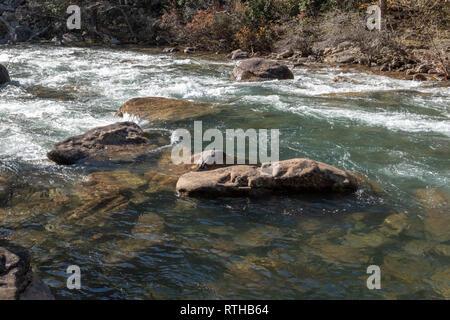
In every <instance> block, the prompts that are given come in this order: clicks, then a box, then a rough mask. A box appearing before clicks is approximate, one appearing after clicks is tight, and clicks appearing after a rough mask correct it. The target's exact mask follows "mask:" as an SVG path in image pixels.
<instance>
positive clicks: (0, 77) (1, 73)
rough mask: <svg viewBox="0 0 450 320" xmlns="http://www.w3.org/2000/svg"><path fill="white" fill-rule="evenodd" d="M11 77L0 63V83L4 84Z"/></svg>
mask: <svg viewBox="0 0 450 320" xmlns="http://www.w3.org/2000/svg"><path fill="white" fill-rule="evenodd" d="M10 81H11V78H10V77H9V73H8V70H7V69H6V67H5V66H4V65H2V64H0V85H2V84H5V83H6V82H10Z"/></svg>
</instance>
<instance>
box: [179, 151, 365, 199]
mask: <svg viewBox="0 0 450 320" xmlns="http://www.w3.org/2000/svg"><path fill="white" fill-rule="evenodd" d="M276 164H277V166H276V165H274V166H273V167H272V169H273V170H274V171H273V174H268V173H267V172H269V170H267V168H268V167H267V165H264V164H263V165H262V166H261V167H256V166H248V165H237V166H231V167H226V168H221V169H216V170H213V171H207V172H201V171H199V172H189V173H186V174H184V175H182V176H181V177H180V179H179V180H178V183H177V191H178V192H179V193H181V194H182V195H185V196H194V197H196V196H205V197H216V196H252V195H261V194H267V193H281V194H283V193H302V192H324V193H348V192H355V191H356V190H357V189H358V187H359V179H357V178H356V177H355V176H354V175H352V174H350V173H347V172H345V171H343V170H341V169H338V168H335V167H332V166H330V165H327V164H325V163H321V162H318V161H314V160H309V159H291V160H285V161H280V162H278V163H276Z"/></svg>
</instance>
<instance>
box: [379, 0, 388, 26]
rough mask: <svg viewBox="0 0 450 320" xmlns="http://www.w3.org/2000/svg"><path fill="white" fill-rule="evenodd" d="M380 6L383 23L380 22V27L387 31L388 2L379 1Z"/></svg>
mask: <svg viewBox="0 0 450 320" xmlns="http://www.w3.org/2000/svg"><path fill="white" fill-rule="evenodd" d="M378 6H379V7H380V9H381V21H380V27H381V30H383V29H385V27H386V18H385V17H386V11H387V10H386V9H387V6H386V0H378Z"/></svg>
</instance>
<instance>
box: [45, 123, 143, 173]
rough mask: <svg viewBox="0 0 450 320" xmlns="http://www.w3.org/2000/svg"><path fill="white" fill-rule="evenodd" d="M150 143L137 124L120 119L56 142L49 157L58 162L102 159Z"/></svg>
mask: <svg viewBox="0 0 450 320" xmlns="http://www.w3.org/2000/svg"><path fill="white" fill-rule="evenodd" d="M149 145H150V140H149V139H148V138H147V137H145V135H144V131H142V129H141V128H140V127H139V126H138V125H137V124H135V123H133V122H120V123H115V124H111V125H108V126H105V127H98V128H95V129H92V130H89V131H88V132H86V133H84V134H82V135H79V136H74V137H70V138H67V139H66V140H64V141H62V142H59V143H57V144H55V145H54V146H53V149H52V150H51V151H50V152H49V153H48V154H47V156H48V158H49V159H50V160H52V161H54V162H56V163H57V164H62V165H72V164H76V163H78V162H80V161H82V160H86V159H96V158H102V157H104V156H105V155H111V154H113V153H116V152H121V151H128V150H130V149H136V147H137V146H149ZM130 147H131V148H130Z"/></svg>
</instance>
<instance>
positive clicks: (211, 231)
mask: <svg viewBox="0 0 450 320" xmlns="http://www.w3.org/2000/svg"><path fill="white" fill-rule="evenodd" d="M0 63H2V64H4V65H7V67H8V69H9V71H10V74H11V78H12V79H13V80H14V81H15V82H14V83H12V84H10V85H8V86H6V87H4V88H2V89H0V123H1V126H0V137H1V139H0V164H1V166H2V168H3V169H2V170H3V171H6V172H9V174H10V175H12V176H15V177H16V178H17V182H16V183H15V186H14V193H13V198H12V200H11V201H10V203H9V204H8V205H6V206H4V207H0V235H1V238H2V239H3V240H0V244H2V243H4V244H8V245H13V246H14V245H16V246H21V247H24V248H26V249H28V250H30V252H31V253H32V257H33V267H34V268H35V269H36V270H37V271H38V272H37V273H38V275H39V276H40V277H41V278H42V279H43V280H44V281H45V282H46V283H47V284H48V285H49V286H50V287H51V288H52V291H53V292H54V293H55V295H56V297H57V298H70V299H72V298H73V299H93V298H100V299H111V298H116V299H117V298H121V299H122V298H129V299H164V298H167V299H174V298H183V299H184V298H189V299H203V298H211V299H222V298H229V299H232V298H237V299H241V298H242V299H253V298H257V299H329V298H335V299H354V298H361V299H370V298H375V299H391V298H392V299H398V298H431V299H443V298H446V299H448V298H449V297H450V266H449V262H450V258H449V252H450V227H449V225H450V224H449V222H450V216H449V213H450V210H449V204H448V203H449V198H450V195H449V193H450V189H449V180H450V160H449V159H450V157H449V155H450V144H449V142H450V119H449V114H450V113H449V111H450V109H449V105H450V104H449V102H450V89H449V88H446V87H426V86H424V85H423V84H422V83H420V82H413V81H405V80H395V79H391V78H387V77H383V76H377V75H372V74H367V73H363V72H360V71H356V70H354V71H348V72H344V71H342V70H340V69H338V68H325V67H324V68H318V69H307V68H298V69H294V74H295V80H288V81H269V82H264V83H232V82H231V81H230V80H229V76H230V74H231V71H232V69H233V63H232V62H229V61H226V60H223V59H221V58H219V57H214V56H211V57H207V56H203V57H202V56H185V55H180V56H168V55H161V54H159V53H158V52H157V51H156V50H146V51H144V50H106V49H81V48H54V47H45V46H41V47H39V46H15V47H5V48H2V50H1V51H0ZM336 76H342V77H344V80H342V81H339V82H334V81H333V79H334V78H335V77H336ZM346 92H358V94H352V95H345V94H342V93H346ZM145 96H160V97H171V98H179V99H187V100H192V101H201V102H211V103H213V104H214V108H217V113H215V114H212V115H208V116H203V117H200V118H198V119H196V120H202V121H203V128H204V130H206V129H208V128H219V129H220V130H223V131H225V130H226V129H234V128H243V129H248V128H254V129H263V128H264V129H279V130H280V159H282V160H284V159H289V158H296V157H307V158H311V159H315V160H319V161H323V162H326V163H329V164H331V165H334V166H337V167H340V168H343V169H345V170H348V171H352V172H358V173H360V174H363V175H365V176H366V177H368V178H369V179H370V180H371V181H372V182H373V183H374V184H376V185H377V187H378V189H379V191H378V192H377V193H373V194H366V193H357V194H355V195H352V196H350V197H344V198H343V197H330V196H327V197H323V196H311V195H310V196H296V197H289V198H282V197H271V198H265V199H215V200H205V199H200V200H197V199H187V198H182V197H179V196H177V194H176V193H175V192H174V188H173V186H172V185H167V184H166V183H165V182H160V183H158V182H157V180H156V179H153V178H152V177H153V173H152V172H155V171H157V172H164V170H165V168H164V167H162V163H163V161H162V159H164V156H165V154H166V153H167V151H168V150H170V144H171V140H172V141H173V137H172V138H171V133H172V132H173V131H174V130H176V129H177V128H188V129H192V127H193V119H190V120H185V121H179V122H171V123H163V124H158V125H152V124H151V123H149V122H148V121H145V120H141V119H133V118H131V120H134V121H136V122H137V123H138V124H139V125H140V126H141V127H142V128H143V129H144V130H146V131H148V132H156V133H158V134H160V133H161V132H163V133H162V134H161V137H160V139H159V140H158V141H159V142H158V144H159V146H160V148H159V149H157V150H156V151H155V152H152V153H150V154H147V155H146V156H145V157H142V158H140V159H139V160H138V161H132V162H130V161H127V162H111V163H103V164H96V165H95V166H87V165H79V166H72V167H59V166H56V165H55V164H52V163H50V162H49V161H47V160H46V152H47V151H48V150H49V149H50V148H51V146H52V145H53V144H54V143H56V142H58V141H61V140H63V139H64V138H66V137H68V136H72V135H75V134H81V133H83V132H85V131H87V130H89V129H91V128H93V127H96V126H101V125H107V124H111V123H114V122H118V121H123V119H122V118H117V117H114V113H115V112H116V111H117V110H118V108H119V107H120V106H121V105H122V104H123V103H124V102H126V101H127V100H129V99H131V98H135V97H145ZM92 180H95V181H99V183H98V184H97V185H94V186H90V187H86V184H85V183H86V181H92ZM73 264H75V265H79V266H80V267H81V272H82V288H81V290H79V291H76V290H75V291H73V290H69V289H67V288H66V278H67V274H66V273H65V271H66V269H67V267H68V266H69V265H73ZM373 264H374V265H378V266H380V268H381V272H382V278H381V286H382V289H381V290H369V289H368V288H367V286H366V279H367V277H368V276H369V275H368V274H367V273H366V270H367V267H368V266H369V265H373Z"/></svg>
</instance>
